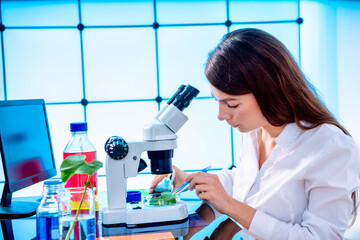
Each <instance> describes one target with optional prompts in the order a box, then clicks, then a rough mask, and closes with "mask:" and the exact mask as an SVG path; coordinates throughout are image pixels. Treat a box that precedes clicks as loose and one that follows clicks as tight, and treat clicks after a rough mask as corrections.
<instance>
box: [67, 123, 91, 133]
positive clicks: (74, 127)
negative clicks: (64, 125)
mask: <svg viewBox="0 0 360 240" xmlns="http://www.w3.org/2000/svg"><path fill="white" fill-rule="evenodd" d="M87 130H88V127H87V123H86V122H77V123H70V131H71V132H84V131H87Z"/></svg>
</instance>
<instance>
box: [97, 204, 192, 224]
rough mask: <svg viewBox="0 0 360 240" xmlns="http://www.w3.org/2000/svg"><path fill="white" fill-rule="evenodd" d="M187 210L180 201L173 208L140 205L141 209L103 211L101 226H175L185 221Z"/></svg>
mask: <svg viewBox="0 0 360 240" xmlns="http://www.w3.org/2000/svg"><path fill="white" fill-rule="evenodd" d="M187 218H188V210H187V207H186V204H185V203H184V202H183V201H180V202H179V203H177V204H176V205H173V206H161V207H152V206H146V205H142V206H141V209H131V208H127V209H103V211H102V223H103V225H126V227H128V228H134V227H144V226H155V225H165V224H175V223H180V222H184V221H186V220H187Z"/></svg>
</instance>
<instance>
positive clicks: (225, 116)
mask: <svg viewBox="0 0 360 240" xmlns="http://www.w3.org/2000/svg"><path fill="white" fill-rule="evenodd" d="M230 117H231V116H230V114H229V113H227V112H226V111H224V109H222V107H221V106H219V113H218V119H219V120H220V121H223V120H228V119H230Z"/></svg>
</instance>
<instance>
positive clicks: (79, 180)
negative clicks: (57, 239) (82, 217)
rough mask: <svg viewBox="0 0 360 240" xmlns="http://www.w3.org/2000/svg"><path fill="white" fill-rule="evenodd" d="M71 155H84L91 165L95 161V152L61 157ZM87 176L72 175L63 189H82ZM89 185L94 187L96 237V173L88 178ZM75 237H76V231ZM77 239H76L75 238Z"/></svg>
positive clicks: (65, 156) (66, 155) (97, 232)
mask: <svg viewBox="0 0 360 240" xmlns="http://www.w3.org/2000/svg"><path fill="white" fill-rule="evenodd" d="M71 155H85V162H88V163H91V162H93V161H94V160H96V151H92V152H82V153H67V152H64V153H63V156H64V159H65V158H67V157H68V156H71ZM87 178H88V175H86V174H74V175H72V176H71V177H70V178H69V180H68V181H67V182H66V184H65V188H71V187H84V186H85V182H86V181H87ZM90 183H91V185H92V186H93V187H95V188H96V189H95V221H96V236H97V237H98V236H99V228H98V219H99V205H98V201H97V191H98V189H97V172H95V173H94V174H93V175H91V176H90ZM74 230H75V235H76V232H78V231H76V229H74ZM75 239H77V237H75Z"/></svg>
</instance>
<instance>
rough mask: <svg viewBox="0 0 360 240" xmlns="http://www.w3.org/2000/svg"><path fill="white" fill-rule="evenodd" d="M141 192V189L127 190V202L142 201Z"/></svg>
mask: <svg viewBox="0 0 360 240" xmlns="http://www.w3.org/2000/svg"><path fill="white" fill-rule="evenodd" d="M140 201H141V192H140V191H127V196H126V202H130V203H131V202H140Z"/></svg>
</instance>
